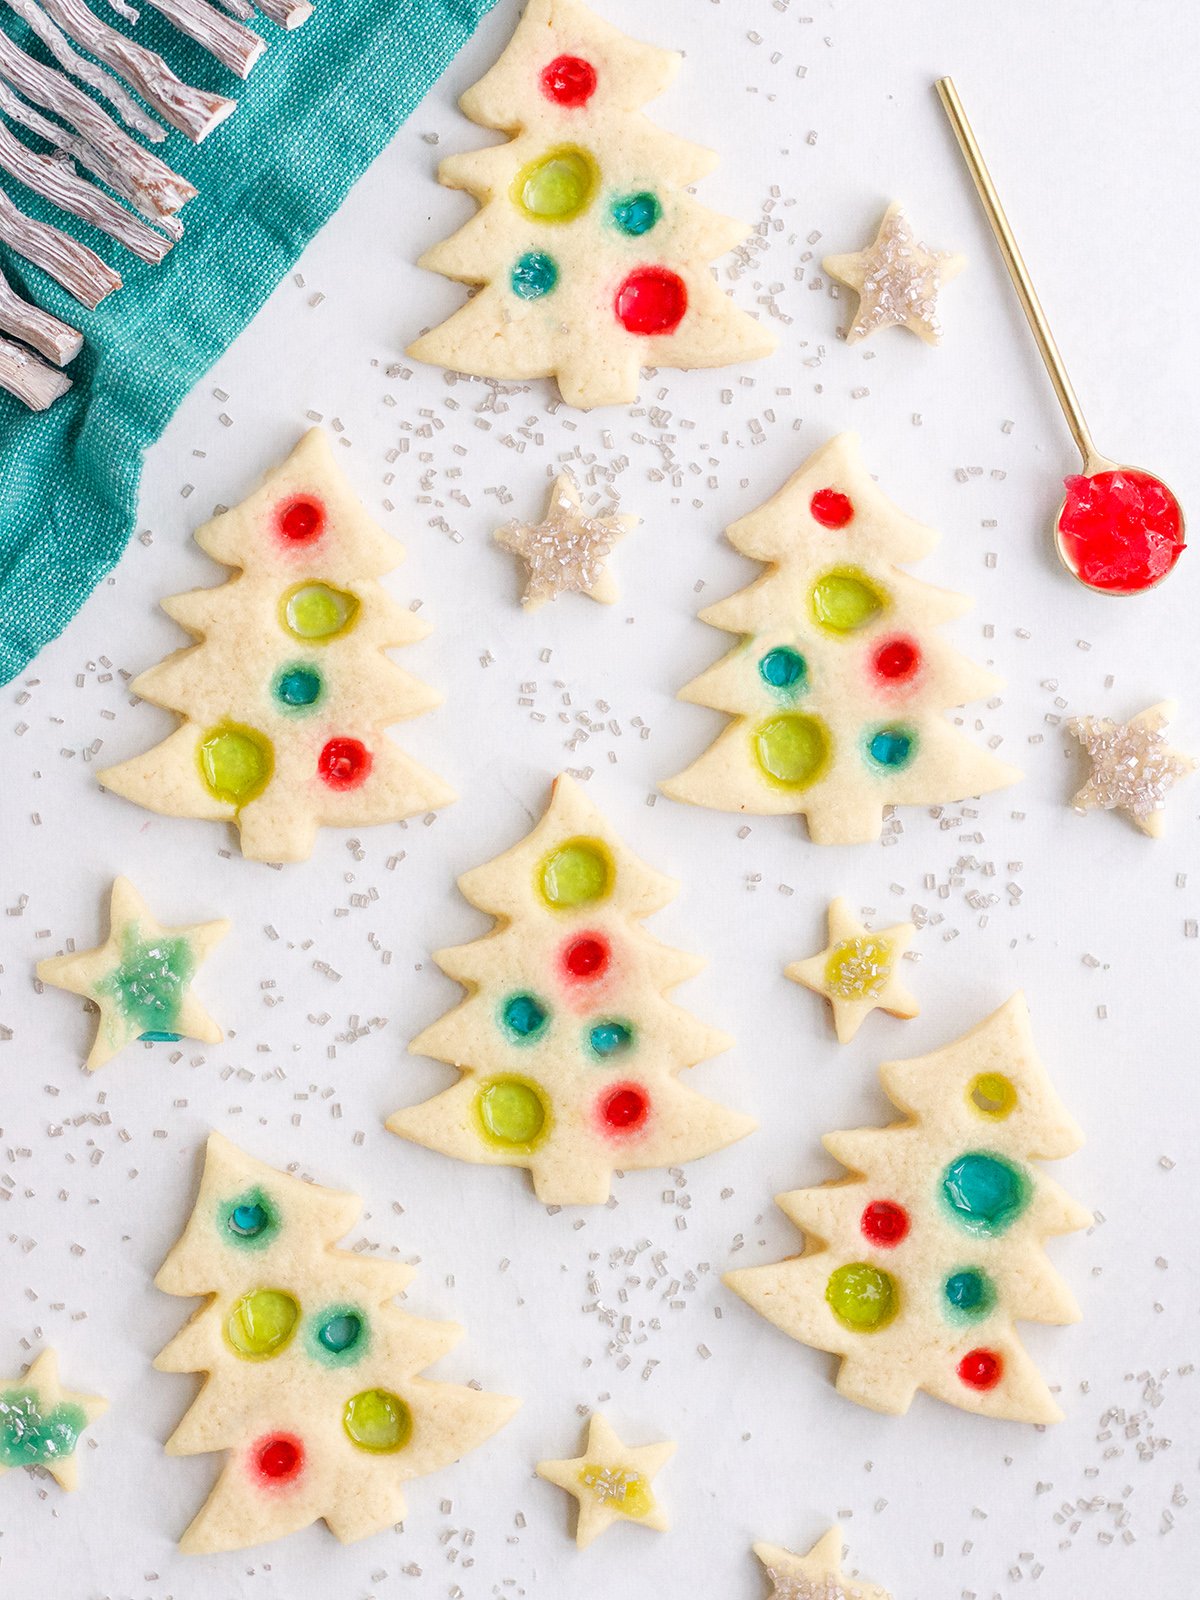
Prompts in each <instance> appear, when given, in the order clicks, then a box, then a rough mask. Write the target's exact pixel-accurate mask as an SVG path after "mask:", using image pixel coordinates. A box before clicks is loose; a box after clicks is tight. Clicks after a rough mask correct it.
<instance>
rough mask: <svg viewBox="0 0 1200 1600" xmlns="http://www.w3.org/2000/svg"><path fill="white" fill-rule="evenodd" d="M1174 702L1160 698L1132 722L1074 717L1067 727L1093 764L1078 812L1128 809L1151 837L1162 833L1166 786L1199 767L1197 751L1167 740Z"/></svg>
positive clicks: (1077, 800)
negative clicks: (1187, 750) (1192, 752)
mask: <svg viewBox="0 0 1200 1600" xmlns="http://www.w3.org/2000/svg"><path fill="white" fill-rule="evenodd" d="M1175 710H1176V706H1175V702H1174V701H1173V700H1160V701H1159V703H1158V704H1157V705H1154V706H1149V707H1148V708H1147V709H1146V710H1145V711H1143V712H1141V713H1140V714H1139V715H1138V716H1136V717H1132V718H1131V719H1130V720H1129V721H1128V722H1114V721H1113V720H1112V718H1111V717H1072V718H1071V720H1070V722H1069V723H1068V724H1067V730H1068V732H1070V733H1073V734H1074V735H1075V737H1076V738H1077V739H1078V740H1079V742H1080V744H1081V745H1082V746H1083V747H1084V749H1085V750H1086V751H1087V753H1088V759H1089V760H1090V761H1091V764H1092V769H1091V771H1090V772H1089V773H1088V779H1087V782H1086V783H1085V784H1084V786H1083V788H1082V789H1080V790H1079V791H1078V793H1077V794H1076V795H1075V798H1074V799H1073V800H1072V801H1071V804H1072V805H1073V806H1074V807H1075V810H1076V811H1079V812H1084V811H1124V812H1126V813H1128V815H1129V816H1130V817H1132V819H1133V821H1134V822H1135V823H1136V824H1137V826H1138V827H1139V828H1140V829H1141V830H1142V832H1143V833H1145V834H1149V836H1150V838H1152V839H1159V838H1161V837H1162V833H1163V828H1164V825H1165V820H1166V819H1165V815H1164V808H1165V806H1166V803H1167V791H1168V790H1169V789H1171V788H1172V787H1173V786H1174V784H1175V783H1176V781H1177V780H1178V779H1179V778H1185V777H1187V775H1188V773H1189V772H1193V771H1195V767H1196V762H1195V760H1194V758H1193V757H1192V756H1188V755H1184V753H1183V751H1182V750H1176V749H1174V748H1173V747H1172V746H1171V745H1169V744H1168V743H1167V739H1166V735H1165V733H1164V732H1163V729H1164V728H1165V727H1166V726H1167V724H1168V723H1169V722H1171V721H1173V720H1174V717H1175Z"/></svg>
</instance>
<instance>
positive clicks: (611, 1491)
mask: <svg viewBox="0 0 1200 1600" xmlns="http://www.w3.org/2000/svg"><path fill="white" fill-rule="evenodd" d="M674 1454H675V1446H674V1445H673V1444H672V1443H671V1442H670V1441H668V1440H666V1439H664V1440H662V1441H661V1442H660V1443H659V1444H643V1445H636V1446H635V1445H627V1444H623V1443H622V1442H621V1440H620V1438H619V1437H618V1435H617V1430H616V1429H615V1428H614V1427H613V1426H612V1424H611V1423H610V1422H608V1421H606V1420H605V1418H604V1417H602V1416H601V1415H600V1413H599V1412H598V1411H595V1412H593V1413H592V1416H591V1420H590V1421H589V1423H588V1434H587V1444H586V1445H585V1446H584V1451H583V1454H582V1455H581V1456H575V1457H574V1458H573V1459H571V1460H568V1461H539V1462H538V1468H537V1471H538V1477H539V1478H545V1480H546V1482H547V1483H553V1484H557V1486H558V1487H559V1488H560V1489H565V1490H566V1491H567V1493H568V1494H570V1495H574V1497H575V1499H576V1500H577V1501H578V1502H579V1516H578V1520H577V1522H576V1525H575V1543H576V1544H577V1545H578V1547H579V1548H580V1549H581V1550H586V1549H587V1547H588V1545H589V1544H591V1542H592V1540H593V1539H595V1538H596V1537H597V1536H598V1535H599V1534H602V1533H603V1532H604V1530H605V1529H606V1528H611V1527H612V1525H613V1523H614V1522H637V1523H640V1524H641V1526H642V1527H643V1528H653V1529H655V1530H656V1531H657V1532H659V1533H664V1532H665V1531H666V1530H667V1528H668V1527H670V1523H669V1522H668V1521H667V1515H666V1512H665V1511H664V1510H663V1508H662V1507H661V1506H660V1505H659V1503H658V1500H657V1499H656V1497H655V1494H654V1489H653V1483H654V1479H655V1478H656V1476H657V1475H658V1472H659V1470H660V1468H662V1467H663V1466H665V1465H666V1463H667V1462H668V1461H669V1460H670V1459H671V1457H672V1456H673V1455H674Z"/></svg>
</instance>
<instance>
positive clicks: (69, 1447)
mask: <svg viewBox="0 0 1200 1600" xmlns="http://www.w3.org/2000/svg"><path fill="white" fill-rule="evenodd" d="M86 1427H87V1415H86V1413H85V1412H84V1411H83V1410H82V1408H81V1407H79V1406H73V1405H68V1404H67V1403H66V1402H65V1401H64V1402H63V1403H61V1404H60V1405H57V1406H55V1407H54V1409H53V1410H52V1411H48V1412H43V1411H42V1409H41V1407H40V1406H39V1404H38V1399H37V1396H36V1395H35V1394H34V1393H33V1391H32V1390H31V1389H10V1390H8V1391H7V1392H6V1393H0V1467H34V1466H38V1465H39V1464H41V1463H44V1462H47V1461H61V1460H62V1459H63V1457H64V1456H69V1455H71V1454H72V1453H73V1452H74V1449H75V1446H76V1445H77V1444H78V1443H79V1435H80V1434H81V1433H82V1432H83V1430H84V1429H85V1428H86Z"/></svg>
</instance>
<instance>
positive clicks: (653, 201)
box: [612, 189, 662, 238]
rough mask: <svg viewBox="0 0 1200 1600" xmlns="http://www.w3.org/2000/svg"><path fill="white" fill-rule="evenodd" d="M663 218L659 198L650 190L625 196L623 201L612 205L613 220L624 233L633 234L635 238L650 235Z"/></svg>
mask: <svg viewBox="0 0 1200 1600" xmlns="http://www.w3.org/2000/svg"><path fill="white" fill-rule="evenodd" d="M661 216H662V207H661V206H660V205H659V203H658V198H657V196H655V195H653V194H651V193H650V191H649V190H648V189H644V190H642V192H641V193H640V194H630V195H625V196H624V198H623V199H620V200H614V201H613V204H612V219H613V221H614V222H615V223H616V225H617V227H618V228H620V230H621V232H622V233H628V234H631V235H632V236H633V237H634V238H641V236H642V234H644V233H649V232H650V229H651V228H652V227H653V226H654V224H655V223H656V222H657V221H658V219H659V217H661Z"/></svg>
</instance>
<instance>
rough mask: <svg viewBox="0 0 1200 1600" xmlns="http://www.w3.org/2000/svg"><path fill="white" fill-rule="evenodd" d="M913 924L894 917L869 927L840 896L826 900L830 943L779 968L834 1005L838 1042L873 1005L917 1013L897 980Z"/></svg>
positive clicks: (906, 1013)
mask: <svg viewBox="0 0 1200 1600" xmlns="http://www.w3.org/2000/svg"><path fill="white" fill-rule="evenodd" d="M916 931H917V930H916V928H915V927H914V926H913V924H912V923H911V922H898V923H896V924H894V926H892V927H890V928H881V929H879V931H878V932H877V933H869V932H868V931H867V929H866V928H865V927H864V926H863V925H862V923H861V922H859V921H858V919H857V918H856V917H855V916H854V914H853V912H852V911H851V910H850V904H849V901H847V900H843V899H842V898H841V896H839V897H838V898H837V899H835V900H831V901H830V902H829V943H828V944H827V945H826V947H825V949H824V950H822V951H821V952H820V954H819V955H815V956H809V957H808V959H807V960H804V961H793V962H792V964H791V965H790V966H788V967H785V968H784V969H783V970H784V972H785V973H786V975H787V976H788V977H789V978H791V980H792V982H793V983H802V984H803V985H804V987H805V988H806V989H811V990H813V992H814V993H815V994H820V995H824V996H825V998H826V1000H828V1001H829V1003H830V1005H831V1006H832V1007H833V1025H834V1029H835V1030H836V1032H837V1037H838V1043H839V1044H849V1042H850V1040H851V1039H853V1037H854V1035H855V1034H856V1033H857V1032H858V1030H859V1028H861V1027H862V1025H863V1023H864V1022H865V1021H866V1020H867V1018H868V1017H869V1016H870V1014H871V1012H872V1011H875V1010H880V1011H886V1012H888V1013H889V1014H890V1015H891V1016H893V1017H904V1018H908V1017H915V1016H916V1015H917V1013H918V1009H919V1008H918V1006H917V1002H916V1000H915V999H914V998H913V996H912V995H911V994H910V993H909V991H908V990H907V989H906V988H905V986H904V984H903V983H902V982H901V980H900V971H901V968H900V961H901V958H902V957H903V955H904V952H905V951H906V950H907V949H908V947H909V945H910V944H911V943H912V940H913V936H914V935H915V933H916Z"/></svg>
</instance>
